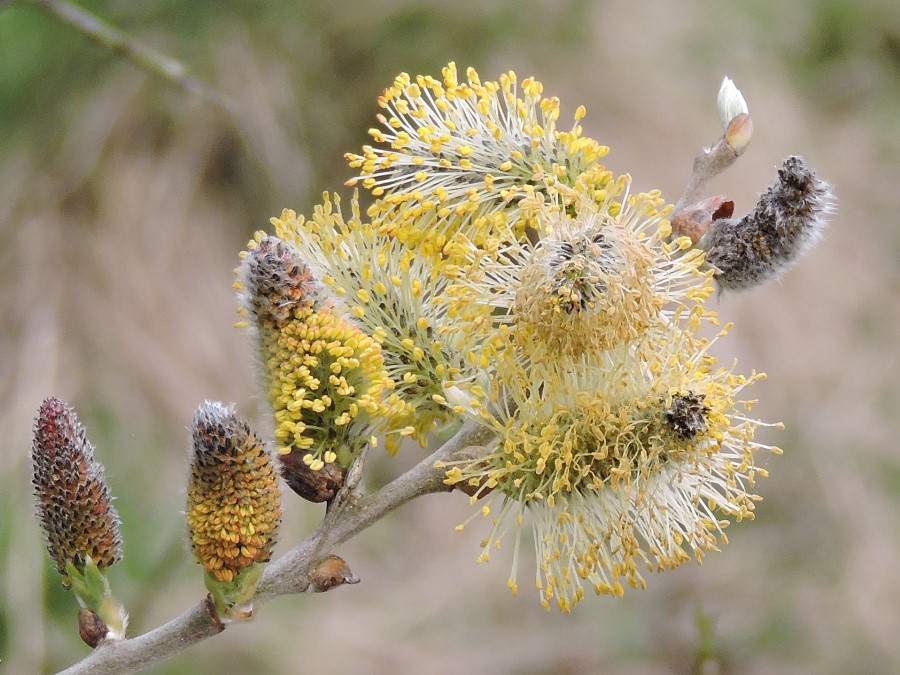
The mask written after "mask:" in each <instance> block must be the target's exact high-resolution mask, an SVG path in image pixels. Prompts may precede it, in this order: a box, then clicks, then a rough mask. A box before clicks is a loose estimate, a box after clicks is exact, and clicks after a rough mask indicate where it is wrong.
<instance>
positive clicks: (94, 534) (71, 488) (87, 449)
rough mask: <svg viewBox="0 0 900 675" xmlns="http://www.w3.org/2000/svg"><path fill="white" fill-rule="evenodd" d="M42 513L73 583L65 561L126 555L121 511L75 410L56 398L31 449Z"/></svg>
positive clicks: (78, 563)
mask: <svg viewBox="0 0 900 675" xmlns="http://www.w3.org/2000/svg"><path fill="white" fill-rule="evenodd" d="M31 462H32V469H33V474H32V484H33V486H34V496H35V504H36V511H37V514H36V515H37V518H38V520H39V521H40V524H41V527H42V528H43V530H44V534H45V541H46V544H47V551H48V552H49V553H50V557H51V558H53V561H54V563H55V564H56V569H57V571H58V572H59V573H60V574H61V575H62V577H63V585H64V586H66V587H67V588H68V586H69V577H68V574H67V571H66V563H67V562H69V563H72V564H74V565H75V567H76V568H78V569H79V570H80V569H83V568H84V566H85V564H86V562H87V559H88V558H90V559H91V560H92V561H93V562H94V563H95V564H96V565H97V567H98V568H100V569H101V570H104V569H106V568H108V567H110V566H111V565H114V564H115V563H116V562H118V561H119V560H121V558H122V539H121V534H120V522H119V515H118V514H117V513H116V510H115V508H114V507H113V505H112V496H111V495H110V492H109V488H108V487H107V486H106V482H105V480H104V476H103V467H102V466H101V465H100V463H99V462H96V461H95V460H94V446H93V444H92V443H91V442H90V441H89V440H88V438H87V434H86V432H85V430H84V427H83V426H82V425H81V423H80V422H79V421H78V418H77V417H76V415H75V412H74V411H73V410H72V409H71V408H69V407H68V406H66V405H65V404H64V403H63V402H62V401H60V400H59V399H57V398H48V399H47V400H45V401H44V402H43V403H42V404H41V407H40V409H39V410H38V415H37V419H36V420H35V423H34V441H33V444H32V449H31Z"/></svg>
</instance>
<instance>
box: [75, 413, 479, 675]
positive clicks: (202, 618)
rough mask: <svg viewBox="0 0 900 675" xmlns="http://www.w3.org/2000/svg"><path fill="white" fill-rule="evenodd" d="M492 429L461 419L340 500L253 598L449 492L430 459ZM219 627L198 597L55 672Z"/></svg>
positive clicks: (112, 669)
mask: <svg viewBox="0 0 900 675" xmlns="http://www.w3.org/2000/svg"><path fill="white" fill-rule="evenodd" d="M492 434H493V432H492V431H491V430H490V429H488V428H487V427H484V426H482V425H479V424H477V423H475V422H467V423H466V424H464V425H463V426H462V428H461V429H460V430H459V431H458V432H457V433H456V435H455V436H453V437H452V438H451V439H450V440H449V441H447V442H446V443H445V444H444V445H443V446H441V448H440V449H438V450H437V451H436V452H435V453H433V454H432V455H430V456H429V457H427V458H426V459H424V460H422V461H421V462H419V463H418V464H417V465H416V466H414V467H413V468H412V469H410V470H409V471H407V472H406V473H405V474H403V475H402V476H400V477H399V478H397V479H395V480H394V481H393V482H391V483H388V484H387V485H385V486H384V487H383V488H381V489H380V490H378V491H377V492H374V493H372V494H371V495H362V496H354V497H350V498H349V499H347V500H345V501H344V502H343V503H342V506H341V507H340V508H339V509H338V510H337V511H336V512H335V513H333V514H332V513H329V514H328V517H326V519H325V520H324V521H323V522H322V524H321V525H320V526H319V527H318V528H317V529H316V531H315V532H313V533H312V534H311V535H310V536H309V537H307V538H306V539H305V540H304V541H302V542H301V543H300V544H298V545H297V546H295V547H294V548H293V549H291V550H290V551H288V552H287V553H286V554H285V555H284V556H283V557H281V558H279V559H278V560H276V561H274V562H272V563H271V564H270V565H269V566H268V567H267V568H266V571H265V574H264V575H263V578H262V580H261V581H260V584H259V591H258V593H257V595H256V603H257V604H259V603H262V602H265V601H267V600H271V599H272V598H275V597H278V596H280V595H286V594H288V593H302V592H304V591H306V590H307V588H308V587H309V574H310V572H311V570H312V569H313V568H314V567H315V565H316V564H317V563H318V562H319V561H320V560H322V559H323V558H324V557H326V556H327V555H328V554H329V553H330V551H331V549H333V548H334V547H336V546H338V545H339V544H341V543H342V542H345V541H347V540H348V539H350V538H351V537H353V536H354V535H356V534H358V533H359V532H361V531H363V530H365V529H366V528H367V527H369V526H371V525H372V524H374V523H375V522H377V521H378V520H379V519H381V518H382V517H384V516H385V515H387V514H388V513H390V512H391V511H393V510H394V509H396V508H398V507H400V506H402V505H403V504H406V503H407V502H409V501H411V500H413V499H415V498H416V497H421V496H422V495H426V494H430V493H434V492H448V491H450V490H451V489H452V488H451V487H450V486H448V485H445V484H444V470H443V469H437V468H435V462H438V461H441V460H447V459H449V458H451V457H452V456H453V455H454V454H456V453H458V452H460V451H462V450H464V449H465V448H467V447H469V446H477V445H484V444H486V443H487V442H488V441H489V439H490V438H491V437H492ZM198 579H199V575H198ZM263 620H264V619H263ZM222 630H223V627H222V624H220V623H219V622H218V621H217V620H216V619H215V618H213V616H212V615H211V614H210V612H209V610H208V607H207V603H206V601H205V600H204V601H201V602H200V603H199V604H197V605H195V606H194V607H192V608H191V609H189V610H188V611H186V612H185V613H184V614H182V615H181V616H179V617H177V618H175V619H172V620H171V621H169V622H168V623H166V624H164V625H162V626H160V627H159V628H156V629H155V630H152V631H150V632H148V633H145V634H143V635H139V636H137V637H134V638H130V639H127V640H121V641H119V642H108V643H103V644H101V645H100V646H99V647H97V649H95V650H94V651H93V652H92V653H91V654H90V655H89V656H87V657H85V658H84V659H83V660H81V661H80V662H78V663H76V664H75V665H73V666H71V667H70V668H67V669H66V670H63V671H61V675H102V674H104V673H134V672H137V671H138V670H141V669H143V668H146V667H148V666H150V665H152V664H154V663H157V662H159V661H162V660H164V659H167V658H169V657H171V656H174V655H175V654H177V653H179V652H181V651H184V650H185V649H187V648H188V647H190V646H191V645H193V644H196V643H198V642H200V641H201V640H205V639H207V638H209V637H212V636H213V635H217V634H218V633H221V632H222ZM232 630H233V629H232Z"/></svg>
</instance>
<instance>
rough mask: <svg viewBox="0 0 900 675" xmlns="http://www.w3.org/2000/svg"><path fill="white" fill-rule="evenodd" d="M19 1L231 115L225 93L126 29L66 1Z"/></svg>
mask: <svg viewBox="0 0 900 675" xmlns="http://www.w3.org/2000/svg"><path fill="white" fill-rule="evenodd" d="M19 2H20V3H21V4H29V5H34V6H36V7H39V8H40V9H43V10H44V11H46V12H48V13H50V14H52V15H53V16H55V17H56V18H58V19H59V20H61V21H63V22H64V23H66V24H68V25H70V26H72V27H73V28H75V29H76V30H78V31H79V32H80V33H82V34H83V35H85V36H87V37H88V38H90V39H91V40H93V41H94V42H96V43H98V44H100V45H103V46H105V47H109V48H110V49H112V50H113V51H114V52H115V53H117V54H120V55H121V56H123V57H125V58H126V59H129V60H130V61H132V62H133V63H135V64H137V65H138V66H140V67H141V68H144V69H145V70H148V71H150V72H151V73H153V74H154V75H157V76H159V77H162V78H165V79H166V80H169V81H170V82H173V83H174V84H176V85H178V86H179V87H182V88H183V89H185V90H187V91H190V92H193V93H195V94H199V95H200V96H202V97H204V98H205V99H207V100H209V101H211V102H213V103H215V104H216V105H217V106H219V107H220V108H223V109H224V110H225V111H226V112H228V113H229V115H230V114H231V113H230V111H229V110H228V106H227V105H226V103H225V100H224V99H223V97H222V95H221V94H220V93H219V92H218V91H217V90H216V89H214V88H213V87H211V86H209V85H208V84H206V83H204V82H201V81H200V80H198V79H197V78H195V77H191V76H190V75H188V73H187V68H186V67H185V66H184V64H183V63H181V62H180V61H178V60H177V59H173V58H172V57H170V56H166V55H165V54H163V53H161V52H158V51H156V50H155V49H153V48H152V47H148V46H147V45H145V44H143V43H141V42H138V41H137V40H135V39H134V38H132V37H131V36H130V35H128V34H127V33H125V32H124V31H122V30H119V29H118V28H116V27H115V26H113V25H111V24H109V23H107V22H105V21H103V20H102V19H100V18H98V17H96V16H94V15H93V14H91V13H90V12H88V11H87V10H85V9H82V8H81V7H79V6H77V5H74V4H72V3H70V2H66V1H65V0H19Z"/></svg>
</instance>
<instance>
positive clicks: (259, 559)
mask: <svg viewBox="0 0 900 675" xmlns="http://www.w3.org/2000/svg"><path fill="white" fill-rule="evenodd" d="M192 440H193V452H192V453H191V473H190V478H189V482H188V499H187V509H186V516H187V524H188V531H189V534H190V543H191V550H192V551H193V553H194V559H195V560H196V561H197V562H198V563H200V564H201V565H203V568H204V569H205V570H206V572H207V573H208V574H210V575H212V576H213V577H214V578H215V579H216V580H218V581H221V582H230V581H232V580H233V579H234V578H235V576H236V575H237V574H238V573H239V572H240V571H241V570H242V569H244V568H247V567H249V566H251V565H254V564H257V563H263V562H268V560H269V559H270V557H271V555H272V549H273V547H274V545H275V542H276V538H277V534H278V526H279V525H280V523H281V497H280V491H279V488H278V480H277V474H276V471H275V465H274V462H273V461H272V458H271V457H270V455H269V452H268V451H267V450H266V447H265V445H264V444H263V442H262V441H261V440H260V439H259V437H258V436H257V435H255V434H254V433H253V432H252V431H251V430H250V427H249V426H248V425H247V424H246V423H245V422H244V421H242V420H241V419H239V418H238V417H237V416H236V415H235V413H234V411H233V409H232V408H230V407H226V406H224V405H222V404H221V403H217V402H213V401H207V402H205V403H204V404H203V405H202V406H201V407H200V409H199V410H198V411H197V414H196V415H195V417H194V421H193V425H192Z"/></svg>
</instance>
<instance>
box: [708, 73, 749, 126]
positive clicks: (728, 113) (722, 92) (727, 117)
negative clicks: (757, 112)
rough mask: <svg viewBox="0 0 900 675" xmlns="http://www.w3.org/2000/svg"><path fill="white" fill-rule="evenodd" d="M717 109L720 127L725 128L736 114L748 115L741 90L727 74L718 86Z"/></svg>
mask: <svg viewBox="0 0 900 675" xmlns="http://www.w3.org/2000/svg"><path fill="white" fill-rule="evenodd" d="M716 107H717V108H718V111H719V119H720V120H721V121H722V129H727V128H728V125H729V124H731V121H732V120H733V119H734V118H735V117H737V116H738V115H742V114H743V115H749V114H750V110H749V108H747V101H745V100H744V96H743V94H741V90H740V89H738V88H737V87H736V86H735V84H734V82H733V81H732V79H731V78H730V77H728V76H727V75H726V76H725V78H724V79H723V80H722V86H721V87H719V97H718V99H717V101H716Z"/></svg>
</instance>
